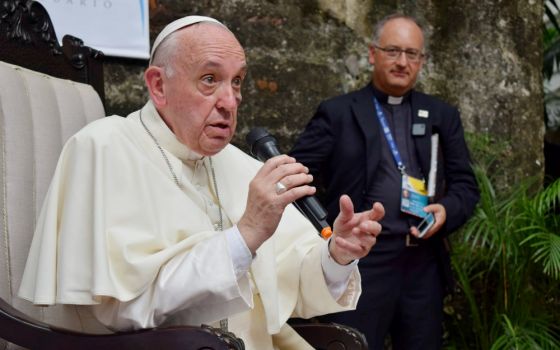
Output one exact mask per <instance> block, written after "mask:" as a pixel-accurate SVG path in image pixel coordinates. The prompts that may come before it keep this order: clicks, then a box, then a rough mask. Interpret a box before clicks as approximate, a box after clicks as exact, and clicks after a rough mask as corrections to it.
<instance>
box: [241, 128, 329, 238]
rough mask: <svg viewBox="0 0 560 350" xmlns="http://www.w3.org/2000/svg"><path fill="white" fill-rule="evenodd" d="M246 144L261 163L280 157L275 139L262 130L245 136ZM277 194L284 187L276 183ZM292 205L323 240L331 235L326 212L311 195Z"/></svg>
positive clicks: (283, 189) (284, 188)
mask: <svg viewBox="0 0 560 350" xmlns="http://www.w3.org/2000/svg"><path fill="white" fill-rule="evenodd" d="M246 140H247V143H248V145H249V147H250V149H251V154H252V155H253V156H255V157H257V159H259V160H261V161H263V162H264V161H267V160H268V159H270V158H272V157H275V156H278V155H281V153H280V151H279V150H278V147H277V143H276V139H275V138H274V137H273V136H272V135H270V134H269V133H268V132H267V131H266V130H265V129H263V128H255V129H253V130H251V132H249V134H248V135H247V138H246ZM275 186H276V187H275V189H276V192H277V193H279V194H280V193H282V192H284V191H285V190H286V185H285V184H283V183H282V182H277V183H276V185H275ZM294 205H295V206H296V207H297V208H298V209H299V210H300V211H301V212H302V213H303V215H305V217H307V218H308V219H309V221H310V222H311V223H312V224H313V226H314V227H315V229H317V231H318V232H320V234H321V236H322V237H323V238H329V237H330V236H331V234H332V230H331V227H330V226H329V224H328V223H327V211H326V210H325V209H324V208H323V206H322V205H321V203H319V201H318V200H317V198H315V197H314V196H312V195H308V196H305V197H302V198H299V199H296V200H295V202H294Z"/></svg>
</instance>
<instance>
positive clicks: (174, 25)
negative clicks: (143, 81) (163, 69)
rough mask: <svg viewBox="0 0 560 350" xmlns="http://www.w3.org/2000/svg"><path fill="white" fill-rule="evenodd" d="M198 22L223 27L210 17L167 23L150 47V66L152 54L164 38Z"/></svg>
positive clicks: (193, 17) (188, 18)
mask: <svg viewBox="0 0 560 350" xmlns="http://www.w3.org/2000/svg"><path fill="white" fill-rule="evenodd" d="M200 22H214V23H217V24H220V25H222V26H224V24H223V23H221V22H220V21H218V20H216V19H214V18H212V17H206V16H186V17H183V18H179V19H177V20H175V21H173V22H171V23H169V24H168V25H166V26H165V28H163V30H162V31H161V32H160V33H159V34H158V36H157V37H156V40H155V41H154V45H153V46H152V51H151V53H150V64H151V63H152V59H153V58H154V53H155V52H156V50H157V48H158V46H159V45H160V44H161V43H162V42H163V40H164V39H165V38H167V37H168V36H169V35H171V34H172V33H174V32H176V31H177V30H179V29H181V28H184V27H188V26H190V25H193V24H195V23H200ZM224 27H225V26H224Z"/></svg>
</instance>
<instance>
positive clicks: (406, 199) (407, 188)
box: [401, 174, 428, 218]
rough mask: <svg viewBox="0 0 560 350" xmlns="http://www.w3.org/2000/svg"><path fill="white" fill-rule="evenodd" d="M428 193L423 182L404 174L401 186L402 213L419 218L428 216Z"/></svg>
mask: <svg viewBox="0 0 560 350" xmlns="http://www.w3.org/2000/svg"><path fill="white" fill-rule="evenodd" d="M427 205H428V191H427V190H426V184H425V182H424V181H423V180H420V179H417V178H414V177H412V176H408V175H406V174H404V175H403V176H402V186H401V211H402V212H404V213H407V214H411V215H414V216H416V217H419V218H423V217H424V216H426V212H425V211H424V207H425V206H427Z"/></svg>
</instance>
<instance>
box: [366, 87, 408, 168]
mask: <svg viewBox="0 0 560 350" xmlns="http://www.w3.org/2000/svg"><path fill="white" fill-rule="evenodd" d="M373 102H374V104H375V111H376V114H377V119H379V123H380V124H381V128H382V129H383V134H385V138H386V139H387V142H388V143H389V148H390V149H391V153H392V154H393V159H394V160H395V163H396V164H397V168H398V169H399V170H400V172H401V173H402V174H404V163H403V161H402V159H401V154H400V153H399V149H398V148H397V144H396V142H395V139H394V138H393V134H391V129H390V128H389V124H388V123H387V118H385V114H384V113H383V109H382V108H381V105H380V104H379V102H378V101H377V99H376V98H375V97H374V98H373Z"/></svg>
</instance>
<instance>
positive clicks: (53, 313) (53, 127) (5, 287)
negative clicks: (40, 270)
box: [0, 0, 105, 348]
mask: <svg viewBox="0 0 560 350" xmlns="http://www.w3.org/2000/svg"><path fill="white" fill-rule="evenodd" d="M41 50H42V51H43V52H42V53H41V52H40V51H41ZM30 52H34V53H33V54H31V53H30ZM100 59H102V55H101V54H99V53H96V51H94V50H91V49H89V48H85V47H84V46H83V45H82V44H81V41H79V40H78V39H75V38H70V37H65V44H64V46H63V47H60V46H58V43H57V41H56V36H55V34H54V31H53V29H52V25H51V24H50V20H49V18H48V15H47V13H46V11H45V10H44V8H43V7H42V6H41V5H40V4H38V3H34V2H26V1H18V0H12V1H3V2H2V3H0V166H1V168H0V206H1V208H2V215H0V298H2V299H3V300H5V301H6V302H8V303H10V304H11V305H12V306H14V307H15V308H17V309H18V310H20V311H22V312H23V313H25V314H26V315H29V316H30V317H32V318H34V319H36V320H40V321H43V322H46V323H49V324H53V325H58V326H61V327H65V328H69V329H75V330H81V325H82V324H83V323H84V320H83V319H82V317H83V315H82V314H81V312H80V310H79V308H78V307H72V306H56V307H48V308H46V307H36V306H33V305H31V303H28V302H26V301H23V300H21V299H19V298H17V296H16V294H17V290H18V288H19V285H20V282H21V277H22V274H23V270H24V267H25V262H26V259H27V254H28V250H29V246H30V244H31V239H32V237H33V231H34V228H35V222H36V219H37V216H38V214H39V211H40V209H41V205H42V202H43V198H44V196H45V193H46V191H47V189H48V186H49V183H50V180H51V177H52V174H53V172H54V168H55V166H56V162H57V159H58V156H59V154H60V151H61V149H62V146H63V145H64V143H65V141H66V140H67V139H68V138H69V137H70V136H71V135H72V134H74V133H75V132H76V131H78V130H79V129H80V128H82V127H83V126H84V125H85V124H86V123H88V122H91V121H93V120H95V119H97V118H101V117H104V116H105V111H104V108H103V104H102V99H101V97H100V95H99V93H98V92H96V90H94V88H92V86H91V85H88V84H84V83H78V82H75V81H71V80H68V79H75V80H77V81H83V82H97V84H98V85H99V82H101V85H100V86H98V91H103V85H102V82H103V71H102V65H101V62H99V63H97V71H95V70H92V67H91V66H90V65H89V63H88V62H89V61H90V60H98V61H99V60H100ZM8 62H9V63H8ZM37 62H39V63H37ZM40 62H43V63H44V67H45V68H47V69H46V70H47V74H45V73H40V72H38V71H36V70H37V69H39V68H42V67H41V63H40ZM57 66H66V67H67V68H66V69H62V68H58V67H57ZM24 67H27V68H31V69H33V70H31V69H27V68H24ZM72 71H78V72H77V73H72ZM92 74H93V75H95V78H92V77H91V75H92ZM55 76H61V77H63V78H64V79H61V78H58V77H55ZM6 346H7V345H6V344H5V343H2V340H0V348H3V347H6ZM8 348H11V347H8Z"/></svg>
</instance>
